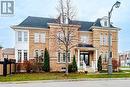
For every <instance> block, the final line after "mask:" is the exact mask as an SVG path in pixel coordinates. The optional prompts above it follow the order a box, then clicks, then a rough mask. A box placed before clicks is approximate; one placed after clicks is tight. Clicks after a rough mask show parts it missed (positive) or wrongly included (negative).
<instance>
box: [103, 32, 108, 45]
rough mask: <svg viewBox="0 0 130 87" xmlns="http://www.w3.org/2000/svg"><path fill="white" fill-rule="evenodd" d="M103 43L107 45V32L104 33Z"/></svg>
mask: <svg viewBox="0 0 130 87" xmlns="http://www.w3.org/2000/svg"><path fill="white" fill-rule="evenodd" d="M104 45H108V37H107V34H105V35H104Z"/></svg>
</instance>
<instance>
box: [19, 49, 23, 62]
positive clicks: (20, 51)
mask: <svg viewBox="0 0 130 87" xmlns="http://www.w3.org/2000/svg"><path fill="white" fill-rule="evenodd" d="M21 59H22V50H18V62H21Z"/></svg>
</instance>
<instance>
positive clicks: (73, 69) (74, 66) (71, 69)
mask: <svg viewBox="0 0 130 87" xmlns="http://www.w3.org/2000/svg"><path fill="white" fill-rule="evenodd" d="M68 71H69V72H77V63H76V59H75V55H74V56H73V61H72V63H71V64H69V65H68Z"/></svg>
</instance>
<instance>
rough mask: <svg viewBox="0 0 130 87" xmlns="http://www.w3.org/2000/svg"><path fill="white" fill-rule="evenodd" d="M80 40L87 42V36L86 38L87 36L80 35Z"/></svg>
mask: <svg viewBox="0 0 130 87" xmlns="http://www.w3.org/2000/svg"><path fill="white" fill-rule="evenodd" d="M80 41H81V43H86V44H87V43H88V42H89V38H88V36H81V38H80Z"/></svg>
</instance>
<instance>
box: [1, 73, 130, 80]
mask: <svg viewBox="0 0 130 87" xmlns="http://www.w3.org/2000/svg"><path fill="white" fill-rule="evenodd" d="M81 78H86V79H87V78H130V73H124V72H120V73H113V74H112V75H108V74H107V73H102V74H85V73H70V74H69V75H68V76H65V75H64V73H30V74H28V73H21V74H14V75H12V76H10V75H8V76H7V77H4V76H0V82H7V81H33V80H63V79H81Z"/></svg>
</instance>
